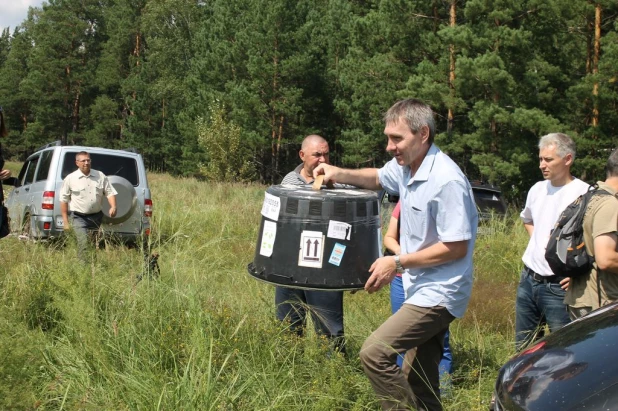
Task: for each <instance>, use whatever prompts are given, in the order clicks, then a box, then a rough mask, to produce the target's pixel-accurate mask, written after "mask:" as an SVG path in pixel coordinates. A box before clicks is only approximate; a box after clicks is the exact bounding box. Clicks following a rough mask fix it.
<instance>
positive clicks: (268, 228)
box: [260, 220, 277, 257]
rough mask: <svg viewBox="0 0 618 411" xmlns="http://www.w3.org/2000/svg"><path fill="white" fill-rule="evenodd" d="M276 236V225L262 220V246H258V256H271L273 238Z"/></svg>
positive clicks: (273, 243)
mask: <svg viewBox="0 0 618 411" xmlns="http://www.w3.org/2000/svg"><path fill="white" fill-rule="evenodd" d="M276 236H277V223H274V222H272V221H268V220H264V230H262V245H260V255H263V256H264V257H270V256H271V255H273V247H274V245H275V237H276Z"/></svg>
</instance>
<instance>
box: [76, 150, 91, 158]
mask: <svg viewBox="0 0 618 411" xmlns="http://www.w3.org/2000/svg"><path fill="white" fill-rule="evenodd" d="M79 156H88V158H90V154H88V152H87V151H80V152H79V153H77V154H75V160H77V157H79Z"/></svg>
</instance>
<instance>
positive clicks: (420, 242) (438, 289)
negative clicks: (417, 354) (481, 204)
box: [378, 144, 478, 317]
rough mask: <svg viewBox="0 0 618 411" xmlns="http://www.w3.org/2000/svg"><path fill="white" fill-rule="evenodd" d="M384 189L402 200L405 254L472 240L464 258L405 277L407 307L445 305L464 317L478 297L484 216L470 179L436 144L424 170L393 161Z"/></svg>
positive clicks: (385, 172) (385, 170)
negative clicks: (475, 261)
mask: <svg viewBox="0 0 618 411" xmlns="http://www.w3.org/2000/svg"><path fill="white" fill-rule="evenodd" d="M378 175H379V179H380V185H382V187H383V188H384V189H386V191H388V192H389V193H391V194H398V195H399V197H400V201H401V214H400V216H399V219H400V221H401V231H400V243H401V254H408V253H413V252H415V251H418V250H423V249H425V248H427V247H429V246H431V245H433V244H436V243H438V242H443V243H448V242H455V241H464V240H468V252H467V253H466V256H465V257H464V258H460V259H457V260H452V261H449V262H447V263H444V264H440V265H436V266H434V267H425V268H410V269H406V272H405V273H404V274H403V278H402V279H403V287H404V290H405V293H406V301H405V303H406V304H414V305H417V306H420V307H434V306H438V305H439V306H443V307H446V308H447V309H448V311H449V312H450V313H451V314H452V315H453V316H454V317H462V316H463V315H464V313H465V311H466V307H467V306H468V301H469V300H470V294H471V293H472V272H473V267H472V255H473V253H474V242H475V240H476V230H477V225H478V213H477V209H476V203H475V202H474V195H473V194H472V188H471V187H470V183H469V182H468V179H467V178H466V176H465V175H464V174H463V172H462V171H461V169H460V168H459V166H457V164H455V163H454V162H453V160H451V159H450V158H449V157H448V156H447V155H446V154H444V153H443V152H442V151H440V149H439V148H438V147H436V146H435V145H433V144H432V146H431V147H430V149H429V151H428V152H427V155H426V156H425V158H424V159H423V162H422V164H421V166H420V168H419V169H418V170H417V172H416V174H415V175H412V173H411V171H410V167H407V166H400V165H399V164H397V161H396V159H394V158H393V159H392V160H391V161H390V162H388V163H387V164H386V165H385V166H384V167H382V168H381V169H380V170H378Z"/></svg>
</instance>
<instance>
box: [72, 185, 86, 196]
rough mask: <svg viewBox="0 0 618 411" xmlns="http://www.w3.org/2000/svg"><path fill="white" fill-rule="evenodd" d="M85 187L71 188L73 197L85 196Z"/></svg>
mask: <svg viewBox="0 0 618 411" xmlns="http://www.w3.org/2000/svg"><path fill="white" fill-rule="evenodd" d="M84 191H85V189H84V188H83V187H80V188H72V189H71V197H76V198H77V197H83V196H84Z"/></svg>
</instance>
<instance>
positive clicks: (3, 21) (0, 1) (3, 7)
mask: <svg viewBox="0 0 618 411" xmlns="http://www.w3.org/2000/svg"><path fill="white" fill-rule="evenodd" d="M42 3H43V0H0V32H1V31H2V30H4V29H5V28H6V27H10V28H11V33H13V30H14V29H15V27H17V26H18V25H19V24H21V22H23V21H24V20H26V17H28V7H30V6H32V7H40V6H41V4H42Z"/></svg>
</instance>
